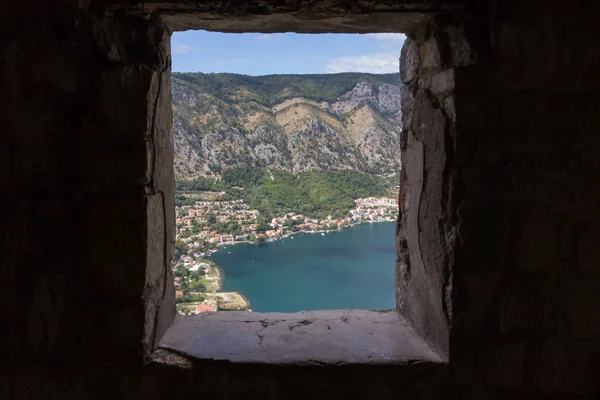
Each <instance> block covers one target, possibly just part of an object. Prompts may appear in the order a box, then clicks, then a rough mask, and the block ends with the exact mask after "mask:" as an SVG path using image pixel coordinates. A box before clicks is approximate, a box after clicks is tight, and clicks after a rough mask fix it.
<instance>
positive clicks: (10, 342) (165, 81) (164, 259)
mask: <svg viewBox="0 0 600 400" xmlns="http://www.w3.org/2000/svg"><path fill="white" fill-rule="evenodd" d="M82 4H83V3H82ZM27 7H29V5H27ZM24 15H28V16H29V18H28V19H27V23H23V21H22V19H21V18H19V17H23V16H24ZM9 16H10V15H9ZM12 17H13V18H9V19H6V20H2V21H1V22H2V30H1V31H0V109H1V110H2V115H1V116H0V127H1V128H0V129H1V131H2V135H1V136H0V188H1V189H0V192H1V193H2V196H1V199H0V202H1V205H2V206H1V210H2V211H1V217H0V236H1V240H0V243H1V244H0V246H1V251H0V264H1V274H0V319H1V320H2V321H3V324H2V329H0V360H2V361H0V364H4V363H6V364H4V365H3V366H4V367H6V368H8V370H9V371H12V372H11V373H14V374H15V376H19V375H20V374H21V373H24V375H27V373H26V372H27V369H28V368H29V369H32V370H34V371H35V370H40V371H42V370H44V369H48V370H49V369H50V366H53V367H52V368H56V369H57V370H60V369H61V368H64V367H65V365H67V364H69V363H72V365H74V366H76V368H78V369H79V370H81V371H86V369H89V368H90V366H91V365H96V366H97V367H98V368H97V369H98V370H101V369H103V368H105V366H106V364H107V363H109V364H115V365H113V366H112V367H108V368H107V369H108V370H111V369H114V370H115V371H116V370H118V369H119V368H120V367H119V366H118V365H121V364H124V365H130V364H132V365H137V369H138V370H141V361H142V360H143V358H144V357H146V356H147V355H148V354H149V353H150V352H151V351H152V350H153V348H154V341H155V338H156V337H160V336H161V335H162V333H163V332H164V330H165V329H166V328H167V327H168V326H169V325H170V323H171V321H172V318H173V316H174V312H175V310H174V302H173V286H172V285H171V284H169V282H170V281H171V280H172V278H171V277H170V268H169V267H168V265H169V259H170V257H171V248H172V244H171V243H172V242H173V241H174V204H173V201H174V199H173V190H174V189H173V161H172V157H173V156H172V143H171V140H172V139H171V136H170V126H171V116H170V104H171V98H170V96H171V89H170V58H169V42H170V37H169V33H168V32H167V31H166V30H165V29H164V28H163V27H162V26H161V24H160V21H157V20H153V19H142V18H138V17H128V16H125V15H124V14H112V15H109V14H104V15H102V14H99V13H90V12H88V10H86V9H82V8H78V7H71V6H70V5H67V4H65V3H62V2H61V3H58V2H54V4H53V2H48V3H47V4H46V3H45V4H39V8H38V9H36V10H35V12H32V11H31V10H29V8H27V9H26V10H25V9H20V8H19V6H18V5H15V8H14V14H13V15H12ZM6 322H8V323H6ZM5 323H6V324H5ZM75 361H76V362H75ZM130 371H132V374H134V372H133V371H134V369H131V370H130ZM48 373H49V372H48ZM82 373H85V372H82ZM115 373H116V372H115ZM57 374H58V372H57ZM39 378H40V381H43V377H42V376H40V377H39ZM0 387H3V389H4V385H3V384H2V383H0ZM19 387H20V388H23V389H27V390H32V391H33V390H35V383H33V382H28V381H27V380H21V382H20V383H19ZM3 389H0V391H1V390H3ZM105 390H108V388H105ZM0 397H2V396H0ZM24 397H27V396H24Z"/></svg>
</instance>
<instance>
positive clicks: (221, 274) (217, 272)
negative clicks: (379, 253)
mask: <svg viewBox="0 0 600 400" xmlns="http://www.w3.org/2000/svg"><path fill="white" fill-rule="evenodd" d="M382 222H396V219H390V220H381V221H364V222H360V223H356V224H351V225H348V226H345V227H343V228H341V229H336V230H321V231H298V232H290V233H286V234H285V235H282V236H281V237H279V238H275V239H270V240H265V241H264V242H249V241H244V242H233V243H223V244H222V245H221V246H219V248H218V249H216V250H213V251H212V252H210V253H209V254H207V255H206V256H205V257H202V258H201V260H205V261H208V262H210V268H212V269H214V272H213V273H212V274H211V275H210V276H211V278H213V279H206V280H208V281H211V282H213V284H214V285H216V289H215V290H211V291H210V292H209V291H206V292H203V293H198V294H202V295H204V296H205V298H206V299H209V298H210V300H216V298H218V299H228V298H230V296H232V297H234V298H235V297H236V296H237V297H238V298H239V300H241V301H234V302H233V304H234V307H232V308H231V309H226V308H220V309H219V308H218V311H235V310H239V309H240V307H241V309H245V310H248V311H251V307H252V303H251V302H250V300H249V299H248V297H247V296H246V295H244V294H243V293H240V292H236V291H223V286H224V281H225V275H226V272H225V270H224V269H223V268H222V267H221V266H219V265H218V264H217V263H216V262H215V261H214V260H212V259H210V258H211V256H212V255H213V254H216V253H217V252H219V251H220V250H224V249H226V247H227V246H234V245H236V244H252V245H257V244H263V243H272V242H277V241H280V240H283V239H287V238H290V237H293V236H294V235H299V234H319V233H321V234H327V233H332V232H341V231H343V230H346V229H350V228H354V227H357V226H360V225H365V224H377V223H382ZM207 275H208V274H207ZM235 305H238V306H239V307H235Z"/></svg>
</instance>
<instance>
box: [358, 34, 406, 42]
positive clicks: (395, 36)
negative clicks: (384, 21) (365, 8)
mask: <svg viewBox="0 0 600 400" xmlns="http://www.w3.org/2000/svg"><path fill="white" fill-rule="evenodd" d="M367 36H369V37H372V38H375V39H378V40H394V41H398V42H404V40H405V39H406V35H405V34H403V33H369V34H367Z"/></svg>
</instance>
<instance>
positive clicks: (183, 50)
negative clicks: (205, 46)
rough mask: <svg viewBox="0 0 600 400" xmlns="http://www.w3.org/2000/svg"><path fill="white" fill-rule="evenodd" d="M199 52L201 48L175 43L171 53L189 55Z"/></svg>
mask: <svg viewBox="0 0 600 400" xmlns="http://www.w3.org/2000/svg"><path fill="white" fill-rule="evenodd" d="M198 50H200V48H199V47H193V46H188V45H187V44H183V43H173V44H172V45H171V53H173V54H187V53H190V52H192V51H198Z"/></svg>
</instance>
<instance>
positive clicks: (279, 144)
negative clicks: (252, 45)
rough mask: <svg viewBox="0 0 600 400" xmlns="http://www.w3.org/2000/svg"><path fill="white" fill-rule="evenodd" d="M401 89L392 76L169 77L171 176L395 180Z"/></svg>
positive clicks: (176, 75)
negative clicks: (270, 174) (250, 173)
mask: <svg viewBox="0 0 600 400" xmlns="http://www.w3.org/2000/svg"><path fill="white" fill-rule="evenodd" d="M400 85H401V83H400V79H399V76H398V74H384V75H374V74H364V73H343V74H324V75H269V76H259V77H254V76H247V75H238V74H203V73H173V79H172V88H173V132H174V135H173V136H174V145H175V175H176V177H177V178H178V179H196V178H198V177H201V176H213V177H217V178H218V177H220V175H221V174H222V172H223V171H224V170H226V169H228V168H231V167H235V166H244V165H245V166H255V167H267V169H269V170H282V171H286V172H291V173H300V172H307V171H315V170H317V171H319V170H321V171H346V170H353V171H360V172H365V173H369V174H377V175H387V174H392V173H395V172H398V170H399V155H400V131H401V129H400V124H399V122H400V117H401V115H400V89H399V87H400Z"/></svg>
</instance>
